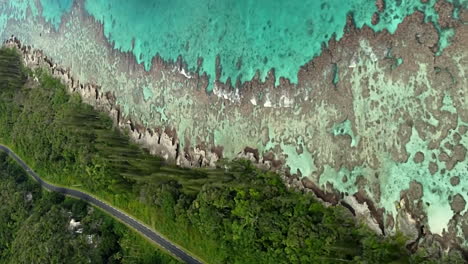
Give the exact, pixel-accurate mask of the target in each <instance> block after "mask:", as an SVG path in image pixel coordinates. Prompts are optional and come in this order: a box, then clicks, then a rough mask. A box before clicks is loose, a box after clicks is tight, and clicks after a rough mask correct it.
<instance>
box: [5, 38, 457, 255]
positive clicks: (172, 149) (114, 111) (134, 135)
mask: <svg viewBox="0 0 468 264" xmlns="http://www.w3.org/2000/svg"><path fill="white" fill-rule="evenodd" d="M4 46H5V47H8V48H14V49H17V50H18V51H19V52H20V54H21V55H22V58H23V62H24V64H25V65H26V66H27V67H30V68H32V69H35V68H42V69H45V70H47V71H49V73H50V74H51V75H52V76H53V77H55V78H57V79H59V80H61V82H62V83H63V84H64V85H66V87H67V88H68V90H69V92H71V93H78V94H79V95H80V96H81V98H82V99H83V100H84V101H85V102H86V103H88V104H91V105H93V106H94V107H95V108H96V109H99V110H100V111H105V112H106V113H108V114H109V115H110V117H111V118H112V119H113V121H114V123H115V124H116V125H117V126H118V127H119V128H120V129H121V130H124V131H127V132H130V133H129V135H130V137H131V139H132V140H133V141H135V142H137V143H138V144H140V145H141V146H142V147H143V148H147V149H149V150H150V152H151V153H152V154H154V155H161V153H165V155H164V156H162V157H163V158H165V159H166V160H168V161H176V162H177V164H178V165H183V166H186V167H199V166H216V161H217V160H219V158H220V156H221V155H222V154H221V153H219V150H218V151H217V150H213V151H210V152H205V151H204V150H201V149H194V150H193V153H192V155H194V156H195V157H197V158H198V162H197V163H190V162H188V160H187V159H185V160H184V159H183V158H184V157H182V156H181V155H186V154H184V150H181V149H180V148H179V146H178V144H177V143H176V142H177V141H176V140H175V137H173V132H172V131H167V130H166V131H160V130H157V129H155V130H152V129H147V128H144V127H143V126H142V125H139V124H135V123H134V122H132V120H130V119H126V118H124V117H123V116H122V114H121V110H120V108H119V106H118V105H117V104H116V101H115V96H114V95H113V94H111V93H102V92H101V90H100V87H99V86H98V85H95V84H89V83H81V82H80V81H79V80H78V79H76V78H74V77H73V75H72V73H71V71H70V70H69V69H67V68H62V67H61V66H60V65H57V64H56V63H54V61H53V60H52V59H51V58H49V57H47V56H46V55H45V54H44V52H42V51H41V50H36V49H33V48H31V46H28V45H23V44H22V43H21V41H20V40H18V39H17V38H16V37H14V36H12V37H11V38H10V39H8V40H6V41H5V42H4ZM218 153H219V154H218ZM218 155H219V156H218ZM239 158H245V159H249V160H251V161H252V162H254V164H257V166H259V167H262V168H265V169H271V168H272V167H273V168H274V166H271V165H270V164H268V163H269V162H275V160H272V161H269V160H266V161H265V160H263V159H261V158H259V157H258V152H257V151H256V150H255V149H251V148H246V150H245V152H244V153H240V154H239ZM180 160H183V161H184V162H182V163H181V162H180ZM276 162H278V161H276ZM265 163H266V164H267V166H265ZM278 168H280V166H277V167H276V170H277V171H278V172H280V175H282V178H283V180H284V182H285V184H286V185H287V186H288V187H290V188H293V189H295V190H298V191H303V192H312V193H313V194H314V195H315V196H316V197H317V198H318V199H319V200H320V201H322V202H323V203H324V204H326V205H341V206H343V207H344V208H347V209H349V211H350V212H351V214H352V215H353V217H355V218H356V219H357V220H358V221H363V222H365V223H366V224H367V225H368V226H369V227H370V228H371V230H373V231H374V232H376V233H378V234H380V235H386V233H385V226H383V224H382V221H383V219H381V218H380V217H379V214H378V213H377V211H378V210H377V209H376V208H375V207H374V204H373V202H372V201H370V200H369V199H367V198H366V197H365V196H361V195H359V194H357V195H354V196H343V195H342V194H339V193H336V192H335V193H333V192H326V191H323V190H321V189H320V188H319V187H318V186H317V185H315V184H314V183H313V182H311V181H308V180H306V181H304V180H302V181H301V180H299V179H298V178H296V177H293V176H291V175H289V174H288V173H286V174H285V173H284V171H281V170H279V169H278ZM407 202H408V200H407V199H402V200H401V202H400V206H401V208H402V209H404V208H405V203H407ZM396 221H398V222H399V228H400V231H402V232H403V233H405V234H406V235H408V234H409V235H410V236H411V237H412V238H413V239H412V240H410V241H408V243H407V247H408V249H409V250H411V251H415V250H416V249H417V248H418V244H421V245H422V246H424V245H423V244H427V245H428V246H429V247H432V250H434V248H433V242H434V239H436V240H440V241H443V239H442V240H441V238H440V237H439V236H437V235H436V236H432V235H431V234H430V233H427V232H426V230H425V229H424V226H421V225H420V224H419V223H418V221H416V220H415V219H414V218H413V216H412V214H411V213H410V212H406V213H402V214H399V218H398V219H397V220H396ZM387 234H392V233H387ZM438 237H439V239H438ZM422 239H424V243H420V242H421V240H422ZM421 245H420V246H421ZM439 245H440V246H439V247H436V249H435V250H436V251H435V252H434V254H441V250H447V249H449V248H450V246H449V245H450V244H443V243H440V244H439ZM451 246H452V247H453V245H451ZM453 248H455V249H459V250H462V251H463V249H462V248H460V247H458V246H455V247H453ZM437 252H438V253H437Z"/></svg>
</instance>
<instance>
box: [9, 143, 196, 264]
mask: <svg viewBox="0 0 468 264" xmlns="http://www.w3.org/2000/svg"><path fill="white" fill-rule="evenodd" d="M0 150H3V151H4V152H6V153H7V154H8V155H10V157H12V158H13V159H15V160H16V161H17V162H18V164H19V165H20V166H21V167H22V168H23V169H24V170H25V171H26V172H27V173H28V174H29V175H30V176H31V177H33V178H34V179H35V180H36V181H37V182H38V183H39V184H40V185H41V186H42V187H43V188H46V189H47V190H49V191H53V192H58V193H62V194H64V195H69V196H72V197H75V198H78V199H81V200H83V201H86V202H88V203H90V204H92V205H94V206H97V207H99V208H101V209H102V210H104V211H106V212H107V213H109V214H111V215H113V216H114V217H116V218H117V219H119V220H120V221H122V222H124V223H125V224H127V225H129V226H130V227H132V228H133V229H135V230H137V231H139V232H140V233H141V234H143V235H145V236H146V237H147V238H149V239H150V240H151V241H153V242H155V243H156V244H158V245H159V246H161V247H162V248H164V249H166V250H167V251H169V252H171V253H172V254H174V255H175V256H177V257H178V258H179V259H181V260H182V261H184V262H186V263H188V264H201V263H202V262H200V261H199V260H197V259H195V258H194V257H192V256H191V255H189V254H188V253H187V252H185V251H183V250H182V249H180V248H178V247H176V246H175V245H174V244H173V243H171V241H169V240H167V239H165V238H163V237H161V236H160V235H159V234H158V233H156V232H155V231H153V230H151V229H149V228H148V227H146V226H145V225H144V224H142V223H141V222H139V221H137V220H135V219H134V218H132V217H130V216H128V215H126V214H124V213H123V212H121V211H119V210H118V209H116V208H114V207H112V206H110V205H109V204H106V203H104V202H102V201H100V200H98V199H96V198H94V197H92V196H91V195H89V194H86V193H83V192H80V191H77V190H72V189H68V188H63V187H58V186H55V185H51V184H49V183H47V182H45V181H44V180H42V179H41V177H39V175H37V174H36V173H35V172H34V171H33V170H32V169H31V168H29V166H28V165H26V163H24V161H23V160H21V159H20V158H19V157H18V156H17V155H16V154H15V153H14V152H13V151H12V150H11V149H9V148H8V147H6V146H4V145H0Z"/></svg>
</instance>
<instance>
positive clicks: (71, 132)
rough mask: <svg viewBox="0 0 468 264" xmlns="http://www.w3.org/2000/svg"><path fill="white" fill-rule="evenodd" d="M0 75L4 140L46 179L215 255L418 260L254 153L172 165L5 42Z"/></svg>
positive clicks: (222, 258) (222, 259)
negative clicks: (212, 163)
mask: <svg viewBox="0 0 468 264" xmlns="http://www.w3.org/2000/svg"><path fill="white" fill-rule="evenodd" d="M33 77H37V78H38V79H39V84H37V83H34V82H32V81H31V80H32V79H33ZM0 78H1V79H2V80H3V81H1V82H0V142H2V143H4V144H7V145H9V146H10V147H11V148H12V149H14V150H15V151H16V152H17V153H18V154H19V155H21V156H22V157H23V158H24V159H25V160H26V161H27V162H28V163H29V165H30V166H31V167H33V168H34V169H35V170H36V171H38V172H39V174H40V175H42V176H43V177H44V178H46V179H47V180H48V181H50V182H53V183H55V184H62V185H66V186H72V187H75V188H80V189H82V190H85V191H88V192H90V193H92V194H94V195H96V196H98V197H101V198H102V199H104V200H107V201H109V202H110V203H112V204H113V205H115V206H117V207H119V208H121V209H123V210H125V211H127V212H128V213H130V214H132V215H134V216H135V217H137V218H139V219H140V220H142V221H144V222H146V223H147V224H148V225H151V226H153V227H154V228H155V229H156V230H158V231H160V232H161V233H163V234H164V235H165V236H167V237H168V238H170V239H171V240H173V241H175V242H176V243H178V244H180V245H182V246H183V247H185V248H187V249H188V250H190V251H191V252H193V253H195V254H196V255H198V256H200V257H201V258H202V259H204V260H206V261H207V262H209V263H248V264H251V263H340V262H355V263H356V262H357V263H390V262H394V263H411V262H414V258H412V257H410V256H409V254H408V253H407V251H406V250H405V248H404V246H403V245H404V239H403V238H402V237H399V236H398V237H393V238H386V239H384V238H381V237H378V236H376V235H374V234H373V233H371V232H370V231H369V230H368V229H367V228H366V227H363V226H361V225H356V223H354V222H353V220H352V219H351V218H350V217H348V216H347V215H346V214H345V211H344V209H342V208H339V207H328V208H327V207H324V206H323V205H321V204H320V203H319V202H317V201H315V200H314V199H313V197H312V196H311V195H308V194H302V193H297V192H293V191H290V190H288V189H287V188H286V187H285V186H284V184H283V183H282V182H281V180H280V178H279V177H278V175H276V174H274V173H271V172H265V171H262V170H259V169H257V168H255V167H254V166H253V165H252V164H251V163H249V162H247V161H242V160H239V161H234V162H229V163H225V164H222V167H223V168H227V169H224V170H221V169H217V170H210V169H203V170H202V169H200V170H185V169H180V168H176V167H172V166H168V165H165V164H164V162H162V160H161V159H158V158H156V157H153V156H151V155H149V154H148V153H147V152H146V151H144V150H141V149H140V148H138V147H137V146H135V145H134V144H132V143H130V142H129V140H128V137H127V136H126V135H124V134H122V133H120V132H119V131H117V130H116V129H114V128H113V125H112V121H111V120H110V119H109V118H108V117H107V116H106V115H104V114H101V113H98V112H96V111H95V110H93V109H92V108H91V107H90V106H88V105H86V104H83V103H82V102H81V100H80V97H79V96H77V95H69V94H68V93H67V92H66V90H65V87H64V86H63V85H62V84H60V82H59V81H57V80H55V79H53V78H51V77H50V76H49V75H48V74H46V73H44V72H43V71H41V70H36V71H34V72H32V71H30V70H27V69H23V68H22V66H21V63H20V62H19V61H18V58H17V56H16V55H15V53H14V52H12V51H9V50H2V51H1V52H0ZM109 243H111V242H109ZM421 260H422V259H421Z"/></svg>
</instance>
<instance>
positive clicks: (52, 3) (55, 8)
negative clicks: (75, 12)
mask: <svg viewBox="0 0 468 264" xmlns="http://www.w3.org/2000/svg"><path fill="white" fill-rule="evenodd" d="M72 5H73V0H41V6H42V7H43V11H42V16H43V17H44V19H45V20H46V21H47V22H49V23H51V24H52V25H54V27H55V28H56V29H57V28H58V27H59V26H60V22H61V20H62V15H63V14H64V13H68V12H69V11H70V9H71V7H72Z"/></svg>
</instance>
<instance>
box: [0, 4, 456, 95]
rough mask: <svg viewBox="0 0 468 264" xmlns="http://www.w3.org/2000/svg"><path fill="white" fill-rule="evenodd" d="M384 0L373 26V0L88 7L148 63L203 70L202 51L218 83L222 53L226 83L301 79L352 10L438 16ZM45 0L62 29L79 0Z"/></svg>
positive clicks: (395, 18)
mask: <svg viewBox="0 0 468 264" xmlns="http://www.w3.org/2000/svg"><path fill="white" fill-rule="evenodd" d="M386 2H387V6H386V8H385V11H384V12H383V13H382V14H381V16H380V23H379V24H377V25H375V26H372V25H370V21H371V17H372V15H373V13H374V12H376V11H377V7H376V6H375V1H373V0H352V1H351V0H305V1H304V0H291V1H270V0H225V1H216V0H200V1H190V0H173V1H167V0H140V1H128V0H112V1H110V0H92V1H91V0H85V1H84V8H85V9H86V11H87V12H88V13H89V14H90V15H92V16H93V17H94V18H96V19H97V20H99V21H100V22H101V23H103V25H104V32H105V35H106V37H107V39H108V40H109V41H110V42H111V43H112V44H113V45H114V47H115V48H116V49H119V50H120V51H123V52H128V51H129V52H132V53H133V54H134V55H135V57H136V60H137V62H138V63H143V64H144V65H145V67H146V69H150V67H151V61H152V59H153V57H154V56H155V55H157V54H159V56H161V57H162V58H163V59H164V60H166V61H175V60H176V59H177V57H178V56H179V55H181V56H182V58H183V60H184V62H186V63H187V65H188V68H189V69H190V70H191V71H197V68H198V60H199V58H203V63H202V65H201V67H199V68H198V72H199V73H203V72H206V73H207V74H208V76H209V77H210V85H209V87H208V90H212V88H213V85H212V84H213V80H214V79H215V75H216V58H217V56H218V55H219V56H220V62H221V67H222V72H221V76H220V81H222V82H225V81H226V80H227V79H228V78H230V79H231V82H232V83H235V82H236V81H237V80H238V79H239V80H241V81H242V82H243V81H247V80H250V79H252V77H253V76H254V75H255V74H256V72H257V71H258V72H259V74H260V77H261V78H262V79H264V78H265V76H266V75H267V73H268V71H269V70H271V69H273V68H274V69H275V75H276V82H277V83H278V81H279V77H281V76H282V77H286V78H288V79H289V80H291V81H292V82H293V83H296V82H297V72H298V69H299V67H300V66H301V65H304V64H305V63H306V62H308V61H309V60H310V59H312V58H313V57H314V56H317V55H318V54H319V53H320V52H321V50H322V46H323V45H324V43H327V42H328V40H329V39H330V38H332V37H336V38H337V39H339V38H341V36H342V35H343V28H344V26H345V24H346V15H347V14H353V17H354V20H355V23H356V26H357V27H362V26H363V25H369V26H371V27H372V28H373V29H374V30H376V31H378V30H382V29H388V30H389V31H390V32H394V31H395V30H396V27H397V26H398V24H399V23H401V21H402V20H403V19H404V18H405V17H406V16H407V15H409V14H411V13H413V12H414V11H415V10H421V11H423V12H424V13H425V14H426V18H427V20H430V21H436V20H437V14H435V13H434V10H433V8H432V6H433V3H434V2H435V0H431V1H429V3H428V4H422V3H421V2H420V1H415V0H400V1H386ZM0 4H1V3H0ZM40 4H41V8H39V10H42V16H43V17H44V18H45V20H46V21H48V22H50V23H52V24H53V25H54V27H55V28H56V29H58V27H59V26H60V21H61V17H62V16H63V15H64V14H65V13H67V12H69V11H70V9H71V7H72V4H73V0H40ZM2 5H9V6H11V7H13V9H16V12H13V13H11V14H13V15H14V16H15V17H16V18H20V19H21V18H23V19H24V17H25V13H26V9H27V8H28V7H31V10H32V11H33V12H32V13H33V15H34V14H37V13H38V11H37V10H38V7H37V6H35V4H34V1H32V0H19V1H6V3H3V4H2ZM15 14H16V15H15ZM4 19H5V18H3V19H0V20H4ZM441 33H442V34H441V35H442V36H443V37H444V38H442V40H441V44H443V45H442V46H445V45H448V44H449V43H450V41H449V38H450V36H451V35H452V34H450V32H441ZM442 48H443V47H442Z"/></svg>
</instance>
